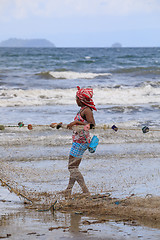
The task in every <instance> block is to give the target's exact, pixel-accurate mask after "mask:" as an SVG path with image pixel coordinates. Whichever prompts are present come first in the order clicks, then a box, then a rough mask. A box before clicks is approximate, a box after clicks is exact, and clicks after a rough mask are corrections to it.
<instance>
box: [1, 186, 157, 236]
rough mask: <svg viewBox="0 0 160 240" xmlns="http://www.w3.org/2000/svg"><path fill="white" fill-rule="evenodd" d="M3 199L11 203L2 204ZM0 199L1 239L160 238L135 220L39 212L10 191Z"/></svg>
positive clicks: (77, 213) (154, 229)
mask: <svg viewBox="0 0 160 240" xmlns="http://www.w3.org/2000/svg"><path fill="white" fill-rule="evenodd" d="M1 192H3V193H1ZM4 198H5V199H8V200H7V201H6V202H3V201H2V199H3V200H4ZM0 199H1V202H0V210H2V209H3V211H1V213H3V214H1V216H0V238H1V239H3V238H4V239H5V238H7V239H11V240H17V239H24V240H28V239H33V240H34V239H43V240H46V239H47V240H52V239H54V240H59V239H62V240H63V239H64V240H67V239H75V240H80V239H90V240H91V239H101V240H102V239H104V240H105V239H115V240H124V239H127V240H130V239H131V240H132V239H133V240H135V239H143V240H147V239H151V240H153V239H154V240H159V239H160V229H158V228H157V229H156V228H149V227H146V226H143V225H139V224H138V222H136V221H129V220H127V219H126V221H120V220H118V219H111V218H110V217H108V216H99V215H97V216H96V215H95V216H86V215H85V214H82V213H80V212H76V211H70V212H68V213H66V212H65V213H63V212H60V211H57V210H55V211H54V212H53V211H46V212H38V211H36V210H35V209H26V208H25V206H24V205H23V202H22V201H20V200H19V199H18V198H17V197H16V196H14V194H13V193H12V194H11V193H8V190H4V191H1V190H0ZM8 206H10V209H8ZM5 210H6V213H5Z"/></svg>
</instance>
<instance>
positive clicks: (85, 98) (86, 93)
mask: <svg viewBox="0 0 160 240" xmlns="http://www.w3.org/2000/svg"><path fill="white" fill-rule="evenodd" d="M77 89H78V91H77V93H76V96H77V97H78V98H79V100H80V101H81V102H82V103H83V104H84V105H86V106H88V107H90V108H92V109H94V110H96V111H97V109H96V107H95V105H94V102H93V100H92V97H93V89H92V88H80V87H79V86H77Z"/></svg>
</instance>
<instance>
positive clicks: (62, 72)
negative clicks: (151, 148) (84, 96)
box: [0, 48, 160, 126]
mask: <svg viewBox="0 0 160 240" xmlns="http://www.w3.org/2000/svg"><path fill="white" fill-rule="evenodd" d="M76 86H80V87H92V88H93V91H94V101H95V104H96V107H97V109H98V111H97V112H96V113H95V118H96V122H97V123H99V124H101V123H109V124H112V123H119V122H121V123H123V122H124V123H127V122H130V123H131V122H133V124H135V125H140V126H142V125H146V124H147V125H149V126H159V125H160V119H159V109H160V48H0V115H1V121H0V123H1V124H4V125H8V124H17V123H18V122H19V121H23V122H24V123H25V124H28V123H32V124H50V123H51V122H59V121H62V122H64V123H67V122H70V121H72V119H73V117H74V115H75V113H76V112H77V111H78V109H77V106H76V103H75V93H76Z"/></svg>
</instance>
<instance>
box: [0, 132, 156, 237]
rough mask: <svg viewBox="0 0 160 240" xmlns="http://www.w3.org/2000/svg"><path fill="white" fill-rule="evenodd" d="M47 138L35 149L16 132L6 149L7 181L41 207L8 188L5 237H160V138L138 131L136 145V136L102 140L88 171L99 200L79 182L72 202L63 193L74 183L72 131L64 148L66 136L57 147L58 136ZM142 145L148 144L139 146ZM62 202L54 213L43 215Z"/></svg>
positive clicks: (2, 214) (3, 202)
mask: <svg viewBox="0 0 160 240" xmlns="http://www.w3.org/2000/svg"><path fill="white" fill-rule="evenodd" d="M61 133H62V132H61ZM25 134H26V133H24V132H23V135H25ZM34 134H35V133H34V132H32V133H30V135H32V138H33V136H34ZM45 134H46V133H45ZM45 134H44V133H42V132H41V133H39V138H40V140H39V139H38V137H37V139H36V138H33V141H32V142H31V143H30V139H29V137H30V135H28V133H27V134H26V135H25V137H24V138H21V139H20V138H17V140H16V141H15V135H12V134H10V133H9V134H8V138H9V140H10V141H8V139H6V142H5V141H3V144H1V152H2V155H1V158H0V161H1V169H0V174H1V179H3V180H5V181H6V182H7V183H9V184H10V186H12V187H13V188H14V189H16V190H17V191H19V192H22V193H23V194H25V195H26V196H27V197H29V198H30V199H32V200H33V202H34V203H33V204H31V203H30V202H28V203H27V201H26V200H24V199H23V198H19V197H17V196H16V195H15V194H14V193H13V192H12V193H10V192H9V191H8V190H7V187H6V186H4V187H2V186H0V238H9V239H24V240H27V239H71V238H72V239H157V240H158V239H160V227H159V226H160V210H159V205H160V197H159V192H160V167H159V160H160V158H159V156H160V149H159V142H158V136H156V138H153V134H155V133H150V135H149V134H148V135H142V136H141V135H140V134H139V133H138V134H137V133H136V134H135V136H134V138H133V139H132V137H133V134H132V136H131V135H129V134H128V133H127V134H124V133H123V136H125V137H124V138H123V139H122V138H121V136H120V135H121V133H118V134H119V135H118V134H117V133H116V134H115V133H113V134H112V135H111V134H110V133H108V132H107V133H106V135H105V136H103V134H99V136H100V138H101V141H102V142H104V143H103V144H100V145H99V146H98V149H97V152H96V153H95V154H93V155H91V154H89V153H88V152H86V154H85V156H84V158H83V161H82V163H81V165H80V170H81V172H82V174H83V176H84V179H85V182H86V184H87V186H88V188H89V190H90V192H91V196H83V195H81V191H80V188H79V186H78V184H76V185H75V187H74V189H73V195H72V197H71V198H70V199H65V198H64V197H63V195H60V194H58V192H59V191H61V190H64V189H65V187H66V186H67V183H68V178H69V173H68V170H67V155H68V152H69V148H70V145H69V143H70V140H68V138H67V136H68V135H67V134H68V133H67V134H66V135H65V134H64V136H66V142H67V144H66V145H63V147H61V146H60V145H59V142H60V141H61V136H60V137H59V138H57V136H56V135H55V137H56V140H55V139H53V142H55V141H57V142H58V144H57V145H55V144H53V143H52V142H51V136H50V132H49V134H48V135H45ZM36 135H37V133H36V134H35V136H36ZM18 137H19V135H18ZM52 137H54V136H53V135H52ZM12 138H14V141H11V140H12ZM103 138H104V141H103ZM108 138H109V139H108ZM138 139H141V140H142V141H141V142H138V143H136V142H135V141H136V140H138ZM122 140H123V141H122ZM124 140H125V141H124ZM107 141H110V144H108V143H107ZM8 143H9V144H10V146H8ZM6 150H7V151H6ZM107 193H109V194H110V195H107ZM55 200H57V203H56V205H55V211H54V212H53V211H44V212H38V211H37V209H47V208H49V207H50V206H51V204H53V202H54V201H55ZM24 202H25V204H24ZM26 203H27V204H26Z"/></svg>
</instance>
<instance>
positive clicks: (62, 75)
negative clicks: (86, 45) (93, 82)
mask: <svg viewBox="0 0 160 240" xmlns="http://www.w3.org/2000/svg"><path fill="white" fill-rule="evenodd" d="M49 74H50V75H51V76H52V77H54V78H57V79H83V78H86V79H92V78H96V77H99V76H110V75H112V74H111V73H91V72H88V73H84V72H82V73H80V72H72V71H64V72H52V71H51V72H49Z"/></svg>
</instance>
